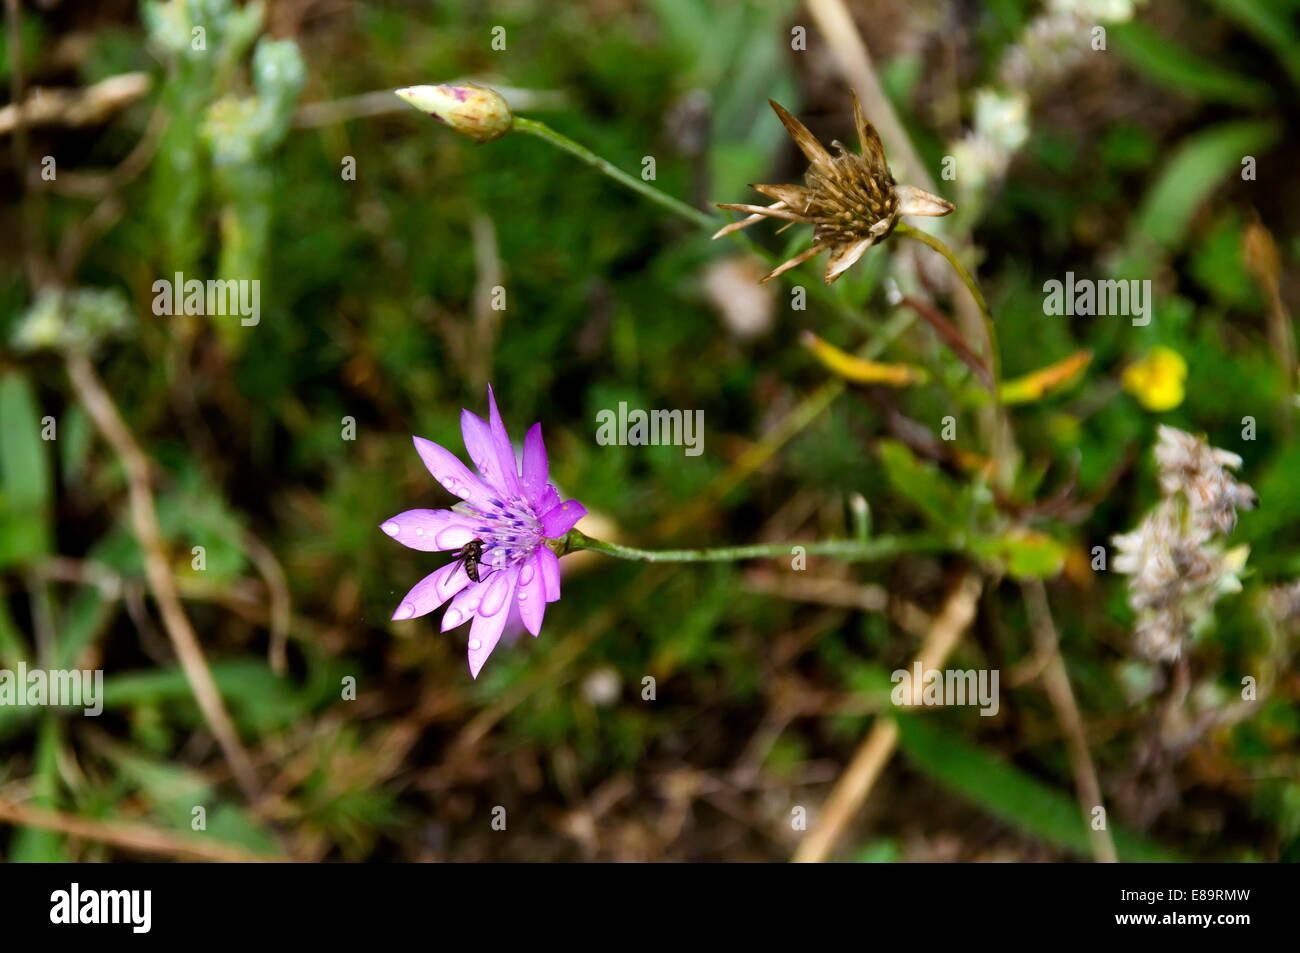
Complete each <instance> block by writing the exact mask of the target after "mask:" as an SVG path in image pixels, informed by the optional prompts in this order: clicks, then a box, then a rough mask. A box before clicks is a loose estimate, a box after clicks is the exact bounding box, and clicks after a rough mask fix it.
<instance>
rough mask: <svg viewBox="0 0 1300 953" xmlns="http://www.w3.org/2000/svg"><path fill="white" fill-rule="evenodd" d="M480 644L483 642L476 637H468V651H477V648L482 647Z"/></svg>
mask: <svg viewBox="0 0 1300 953" xmlns="http://www.w3.org/2000/svg"><path fill="white" fill-rule="evenodd" d="M482 645H483V643H482V642H480V641H479V640H478V639H470V640H469V648H470V651H471V652H477V651H478V650H479V648H481V647H482Z"/></svg>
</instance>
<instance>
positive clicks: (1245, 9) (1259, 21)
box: [1211, 0, 1300, 86]
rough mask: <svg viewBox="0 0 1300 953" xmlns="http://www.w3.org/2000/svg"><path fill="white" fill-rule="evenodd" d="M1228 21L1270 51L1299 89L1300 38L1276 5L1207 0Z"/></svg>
mask: <svg viewBox="0 0 1300 953" xmlns="http://www.w3.org/2000/svg"><path fill="white" fill-rule="evenodd" d="M1211 2H1212V3H1213V4H1214V5H1215V6H1216V7H1218V8H1219V10H1221V11H1222V12H1223V14H1224V15H1225V16H1227V17H1228V18H1229V19H1230V20H1233V21H1234V22H1236V23H1237V24H1238V25H1239V26H1241V27H1242V28H1243V29H1245V30H1246V31H1247V32H1248V33H1250V34H1252V35H1253V36H1254V37H1255V39H1257V40H1259V41H1260V42H1261V43H1263V44H1264V45H1265V46H1269V47H1272V48H1273V52H1274V53H1276V54H1277V57H1278V59H1279V60H1281V61H1282V65H1283V66H1284V67H1285V68H1286V70H1287V72H1289V73H1290V74H1291V80H1292V82H1294V83H1295V84H1296V85H1297V86H1300V37H1297V35H1296V31H1295V30H1294V29H1293V28H1292V26H1291V24H1290V23H1288V21H1287V15H1286V14H1284V13H1282V12H1281V11H1280V10H1279V9H1278V5H1277V4H1269V3H1266V2H1262V0H1211Z"/></svg>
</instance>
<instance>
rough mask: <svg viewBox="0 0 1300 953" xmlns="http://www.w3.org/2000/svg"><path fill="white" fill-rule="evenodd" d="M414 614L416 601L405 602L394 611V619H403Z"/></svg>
mask: <svg viewBox="0 0 1300 953" xmlns="http://www.w3.org/2000/svg"><path fill="white" fill-rule="evenodd" d="M413 615H415V603H413V602H403V603H402V604H401V605H400V606H398V607H397V611H396V612H394V613H393V619H394V620H397V621H400V620H402V619H409V618H410V617H411V616H413Z"/></svg>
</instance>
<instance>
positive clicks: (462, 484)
mask: <svg viewBox="0 0 1300 953" xmlns="http://www.w3.org/2000/svg"><path fill="white" fill-rule="evenodd" d="M411 439H412V440H413V441H415V449H416V451H417V452H418V453H419V454H420V459H421V460H423V461H424V465H425V466H426V467H428V469H429V472H430V473H432V474H433V478H434V479H435V480H437V481H438V482H439V483H441V484H442V487H443V489H444V490H446V491H447V492H448V493H453V494H455V495H456V496H458V497H460V498H461V499H462V500H466V501H467V502H470V503H473V504H474V505H475V506H477V507H479V508H480V509H486V508H490V507H491V505H492V504H491V500H492V499H493V497H495V496H496V495H497V494H496V491H494V490H493V489H491V488H490V487H489V486H487V484H485V483H484V482H483V481H482V480H480V479H479V478H478V477H476V476H475V475H474V474H473V472H471V471H470V469H469V467H467V466H465V464H463V463H461V462H460V458H458V457H457V456H456V455H455V454H454V453H452V452H451V451H450V450H446V449H444V448H443V447H440V446H438V445H437V444H436V443H434V442H433V441H432V440H425V439H424V438H423V437H412V438H411Z"/></svg>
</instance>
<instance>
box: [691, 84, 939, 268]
mask: <svg viewBox="0 0 1300 953" xmlns="http://www.w3.org/2000/svg"><path fill="white" fill-rule="evenodd" d="M768 102H769V103H771V104H772V108H773V109H774V110H776V114H777V116H778V117H779V118H780V120H781V122H782V123H783V124H784V125H785V128H786V131H787V132H789V133H790V138H792V139H793V140H794V141H795V145H797V146H798V147H799V148H800V150H802V152H803V154H804V155H805V156H807V157H808V161H809V162H811V163H812V165H811V166H810V167H809V169H808V171H807V172H806V173H805V174H804V181H805V182H806V183H807V185H754V186H751V188H753V189H755V190H756V191H759V192H762V193H763V194H764V195H766V196H769V197H771V198H774V199H776V202H774V203H773V204H771V205H767V206H763V205H731V204H726V205H724V204H719V205H718V208H725V209H731V210H733V211H736V212H749V213H751V214H750V215H749V217H748V218H745V219H741V220H740V221H739V222H733V223H732V224H730V225H728V226H726V227H725V228H722V229H720V230H719V231H718V233H717V234H716V235H714V236H713V237H714V238H721V237H722V236H723V235H729V234H731V233H732V232H735V231H739V230H740V229H742V228H747V227H748V226H750V225H753V224H754V223H755V222H758V221H762V219H763V218H765V217H767V218H783V219H788V220H789V221H790V222H791V223H794V222H803V223H806V224H808V225H811V226H813V244H812V247H811V248H809V249H808V250H807V251H804V252H800V253H799V254H798V255H795V256H794V257H793V258H791V259H790V260H789V261H787V262H785V263H784V264H782V265H780V266H778V267H777V268H775V269H774V270H773V271H771V272H770V273H769V274H767V275H766V276H765V277H764V278H763V279H762V280H763V281H768V280H770V279H772V278H775V277H776V276H777V275H779V274H782V273H784V272H786V271H789V270H790V269H791V268H794V267H796V266H798V265H801V264H803V263H804V262H805V261H807V260H808V259H809V258H812V257H813V256H814V255H818V254H820V253H821V252H823V251H825V250H826V249H828V248H829V249H830V252H831V257H830V261H828V262H827V263H826V283H827V284H828V285H829V284H830V283H831V282H833V281H835V279H836V278H838V277H839V276H840V275H842V274H844V272H845V271H847V270H848V269H849V267H850V266H852V265H853V264H854V263H855V262H856V261H857V260H858V259H859V258H861V257H862V254H863V252H865V251H866V250H867V249H868V248H870V247H871V246H872V245H874V244H876V242H878V241H881V240H882V239H884V238H886V237H887V236H888V235H889V233H890V232H892V231H893V230H894V226H895V225H897V224H898V220H899V218H900V217H902V216H904V215H947V214H948V213H949V212H951V211H952V210H953V209H954V208H956V206H954V205H953V204H952V203H951V202H946V201H944V200H943V199H941V198H939V197H938V196H937V195H931V194H930V193H929V192H926V191H924V190H922V189H918V188H915V187H913V186H910V185H898V184H896V183H895V182H894V177H893V175H892V174H890V171H889V164H888V163H887V162H886V161H885V147H884V146H883V145H882V144H881V142H880V136H879V134H878V133H877V132H876V128H875V126H873V125H871V123H869V122H867V119H866V117H865V116H864V115H863V114H862V106H861V104H860V103H859V102H858V97H857V94H856V93H855V94H854V96H853V120H854V124H855V125H856V126H857V129H858V142H859V143H861V146H862V155H854V154H853V153H852V152H849V151H848V150H847V149H845V148H844V146H843V145H841V144H840V143H839V142H832V143H831V145H833V146H834V147H835V148H836V149H837V150H838V152H839V154H838V155H835V156H832V155H831V154H830V153H829V152H827V151H826V149H825V148H824V147H823V146H822V144H821V143H820V142H818V141H817V139H816V138H815V137H814V136H813V134H812V133H811V132H809V131H808V129H807V127H806V126H804V124H803V123H801V122H800V121H799V120H798V119H795V118H794V116H792V115H790V113H789V112H787V111H786V110H785V109H784V108H783V107H782V106H781V104H780V103H777V102H774V101H772V100H770V99H769V100H768ZM785 227H786V228H788V227H789V226H788V225H787V226H785Z"/></svg>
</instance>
